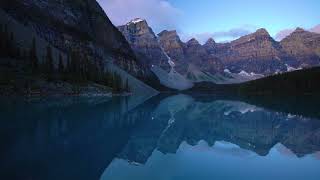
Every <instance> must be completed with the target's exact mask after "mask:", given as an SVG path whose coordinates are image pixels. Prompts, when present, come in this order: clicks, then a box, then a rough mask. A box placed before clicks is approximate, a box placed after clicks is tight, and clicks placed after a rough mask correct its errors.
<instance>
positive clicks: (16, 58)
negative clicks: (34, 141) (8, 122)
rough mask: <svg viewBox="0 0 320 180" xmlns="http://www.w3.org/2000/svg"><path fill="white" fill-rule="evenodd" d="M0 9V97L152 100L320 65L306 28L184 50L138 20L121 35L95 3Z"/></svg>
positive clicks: (25, 1)
mask: <svg viewBox="0 0 320 180" xmlns="http://www.w3.org/2000/svg"><path fill="white" fill-rule="evenodd" d="M0 5H1V9H0V15H1V16H0V22H1V23H0V30H1V31H0V37H1V38H0V40H1V42H0V45H1V48H0V70H1V71H0V84H1V89H0V90H1V92H0V94H2V92H17V91H19V92H21V93H23V94H33V93H37V94H39V93H40V94H42V93H43V92H45V93H46V92H49V91H52V92H57V91H62V93H63V94H74V93H76V94H78V93H79V90H75V89H79V88H78V86H79V84H85V85H87V84H91V85H90V86H88V87H87V86H86V87H84V88H85V89H96V90H98V92H100V91H101V90H105V89H108V88H107V87H110V88H111V89H112V91H113V92H118V93H119V92H128V91H130V92H132V93H138V94H139V93H143V94H148V95H150V96H152V95H154V94H156V93H158V91H162V90H172V89H177V90H184V89H187V88H191V87H192V86H193V85H194V84H195V83H199V82H212V83H214V84H233V83H242V82H246V81H251V80H255V79H259V78H262V77H265V76H269V75H273V74H278V73H282V72H287V71H292V70H297V69H302V68H308V67H313V66H318V65H319V64H320V34H317V33H314V32H309V31H306V30H303V29H301V28H297V29H296V30H295V31H294V32H292V33H291V34H290V35H289V36H287V37H286V38H284V39H283V40H282V41H280V42H278V41H276V40H274V39H273V38H272V37H271V36H270V35H269V33H268V32H267V31H266V30H265V29H258V30H257V31H256V32H254V33H252V34H249V35H246V36H243V37H240V38H239V39H236V40H234V41H231V42H228V43H216V42H215V40H214V39H212V38H210V39H208V41H207V42H206V43H205V44H203V45H202V44H200V43H199V41H198V40H197V39H195V38H192V39H190V40H189V41H187V42H183V41H182V40H181V39H180V37H179V35H178V33H177V31H175V30H171V31H168V30H164V31H162V32H160V33H159V34H155V33H154V31H153V29H152V28H151V27H150V26H149V25H148V23H147V21H146V20H143V19H140V18H136V19H134V20H132V21H130V22H128V23H127V24H125V25H122V26H119V27H115V26H114V25H113V24H112V22H111V21H110V20H109V18H108V16H107V14H106V13H105V12H104V11H103V9H102V8H101V7H100V6H99V4H98V3H97V1H95V0H78V1H72V0H63V1H51V0H42V1H37V0H3V1H1V2H0ZM101 85H102V86H101ZM81 88H82V87H81ZM81 88H80V89H81ZM110 88H109V89H110ZM168 88H169V89H168Z"/></svg>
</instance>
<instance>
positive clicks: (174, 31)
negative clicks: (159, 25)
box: [158, 30, 178, 36]
mask: <svg viewBox="0 0 320 180" xmlns="http://www.w3.org/2000/svg"><path fill="white" fill-rule="evenodd" d="M169 35H174V36H177V35H178V34H177V31H176V30H171V31H168V30H163V31H161V32H160V33H159V34H158V36H169Z"/></svg>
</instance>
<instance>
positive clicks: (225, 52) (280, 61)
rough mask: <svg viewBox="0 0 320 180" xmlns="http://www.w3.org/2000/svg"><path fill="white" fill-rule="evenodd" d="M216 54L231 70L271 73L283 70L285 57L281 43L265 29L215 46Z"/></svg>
mask: <svg viewBox="0 0 320 180" xmlns="http://www.w3.org/2000/svg"><path fill="white" fill-rule="evenodd" d="M215 55H216V56H218V57H219V58H220V59H221V60H222V61H223V63H224V64H225V66H226V68H228V69H230V70H231V71H238V72H239V71H241V70H245V71H247V72H255V73H263V74H271V73H274V72H276V71H277V70H285V69H286V67H285V65H284V64H285V62H284V61H287V57H286V54H285V52H284V51H283V49H282V47H281V45H280V44H279V43H278V42H276V41H275V40H274V39H272V37H271V36H270V35H269V33H268V32H267V31H266V30H265V29H259V30H257V31H256V32H255V33H252V34H249V35H246V36H243V37H241V38H239V39H237V40H234V41H232V42H230V43H228V44H227V45H224V46H223V45H220V46H217V47H216V51H215Z"/></svg>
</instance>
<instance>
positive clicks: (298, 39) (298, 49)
mask: <svg viewBox="0 0 320 180" xmlns="http://www.w3.org/2000/svg"><path fill="white" fill-rule="evenodd" d="M281 45H282V47H283V48H284V50H285V51H286V53H287V54H289V55H290V56H292V57H294V58H295V59H296V60H297V62H298V64H299V65H300V66H302V67H310V66H314V65H319V64H320V57H319V56H320V34H317V33H312V32H308V31H305V30H303V29H301V28H297V29H296V30H295V31H294V32H293V33H292V34H290V35H289V36H287V37H286V38H284V39H283V40H282V41H281Z"/></svg>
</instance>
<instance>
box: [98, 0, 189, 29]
mask: <svg viewBox="0 0 320 180" xmlns="http://www.w3.org/2000/svg"><path fill="white" fill-rule="evenodd" d="M97 1H98V3H99V4H100V5H101V6H102V8H103V9H104V10H105V12H106V14H107V15H108V17H109V18H110V20H111V21H112V23H113V24H114V25H116V26H119V25H123V24H126V23H127V22H129V21H130V20H132V19H134V18H143V19H146V20H147V22H148V24H149V26H151V27H152V28H153V30H154V31H155V32H156V33H157V32H159V31H161V30H163V29H176V28H177V24H178V22H179V18H180V17H181V16H182V14H183V12H182V11H181V10H180V9H178V8H176V7H174V6H173V5H172V4H170V2H168V1H166V0H97Z"/></svg>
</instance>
